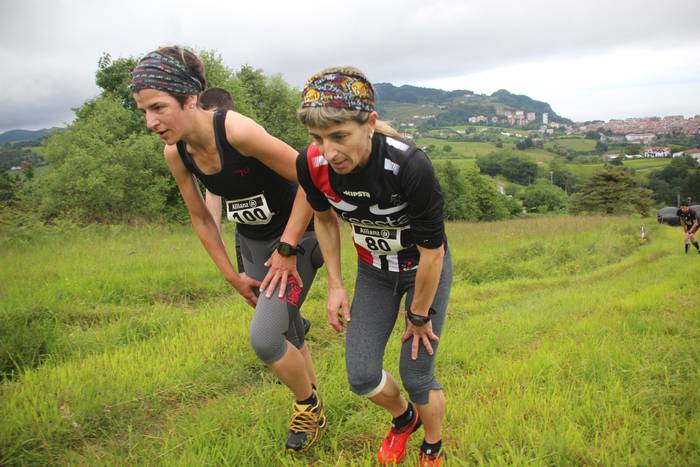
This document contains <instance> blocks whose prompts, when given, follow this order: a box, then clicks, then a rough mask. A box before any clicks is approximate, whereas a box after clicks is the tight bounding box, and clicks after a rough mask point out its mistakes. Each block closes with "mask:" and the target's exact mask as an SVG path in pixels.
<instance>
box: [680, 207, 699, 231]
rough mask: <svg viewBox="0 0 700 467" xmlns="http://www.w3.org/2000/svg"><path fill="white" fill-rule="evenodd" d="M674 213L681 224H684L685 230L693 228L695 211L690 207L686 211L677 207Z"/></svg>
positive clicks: (695, 217) (695, 216)
mask: <svg viewBox="0 0 700 467" xmlns="http://www.w3.org/2000/svg"><path fill="white" fill-rule="evenodd" d="M676 215H677V216H678V218H679V219H680V221H681V224H683V225H685V228H686V229H687V230H690V229H692V228H693V224H694V223H695V220H696V219H697V215H696V214H695V211H693V209H692V208H690V209H688V212H686V213H684V212H683V210H682V209H678V211H676Z"/></svg>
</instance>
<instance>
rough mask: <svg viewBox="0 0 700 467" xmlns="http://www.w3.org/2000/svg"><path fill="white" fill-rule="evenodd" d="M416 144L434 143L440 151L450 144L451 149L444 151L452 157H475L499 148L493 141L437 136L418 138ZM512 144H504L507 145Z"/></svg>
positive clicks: (427, 144)
mask: <svg viewBox="0 0 700 467" xmlns="http://www.w3.org/2000/svg"><path fill="white" fill-rule="evenodd" d="M415 144H417V145H418V146H429V145H431V144H434V145H435V147H436V148H437V149H439V150H441V151H442V148H443V147H444V146H445V145H450V146H452V151H451V152H449V153H445V154H446V155H449V156H450V157H454V158H465V159H476V158H477V157H478V156H483V155H486V154H488V153H491V152H494V151H498V150H499V148H497V147H496V145H495V144H494V143H472V142H465V141H446V140H443V139H437V138H419V139H418V140H416V141H415ZM508 146H512V145H504V147H508Z"/></svg>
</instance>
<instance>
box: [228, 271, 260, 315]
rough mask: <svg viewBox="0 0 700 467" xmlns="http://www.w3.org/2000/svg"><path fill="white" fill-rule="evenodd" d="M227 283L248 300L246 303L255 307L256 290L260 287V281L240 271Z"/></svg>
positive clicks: (256, 299) (256, 301) (256, 300)
mask: <svg viewBox="0 0 700 467" xmlns="http://www.w3.org/2000/svg"><path fill="white" fill-rule="evenodd" d="M229 283H230V284H231V285H232V286H233V287H234V288H235V289H236V291H238V293H239V294H241V296H242V297H243V298H244V299H245V301H246V302H248V305H250V306H252V307H253V308H255V305H257V303H258V295H257V291H258V289H259V288H260V281H258V280H255V279H253V278H252V277H248V276H247V275H246V273H241V274H238V275H237V276H236V278H235V279H231V280H229Z"/></svg>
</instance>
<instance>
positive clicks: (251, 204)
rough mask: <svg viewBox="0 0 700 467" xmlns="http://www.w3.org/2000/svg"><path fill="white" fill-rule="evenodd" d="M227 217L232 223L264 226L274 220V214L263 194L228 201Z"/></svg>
mask: <svg viewBox="0 0 700 467" xmlns="http://www.w3.org/2000/svg"><path fill="white" fill-rule="evenodd" d="M226 215H227V217H228V220H230V221H233V222H237V223H239V224H248V225H264V224H267V223H269V222H270V220H271V219H272V213H271V212H270V208H269V206H268V205H267V200H266V199H265V195H263V194H259V195H255V196H251V197H250V198H242V199H234V200H230V201H229V200H227V201H226Z"/></svg>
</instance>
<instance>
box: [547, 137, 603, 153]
mask: <svg viewBox="0 0 700 467" xmlns="http://www.w3.org/2000/svg"><path fill="white" fill-rule="evenodd" d="M555 144H556V145H558V146H560V147H561V148H563V149H568V150H569V151H576V152H593V151H594V150H595V145H596V141H595V140H592V139H584V138H556V139H554V140H553V141H551V142H548V143H546V144H545V149H548V150H550V151H551V150H552V149H553V148H554V145H555Z"/></svg>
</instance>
